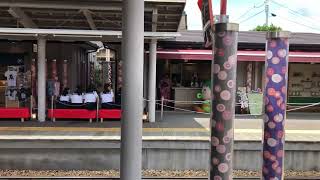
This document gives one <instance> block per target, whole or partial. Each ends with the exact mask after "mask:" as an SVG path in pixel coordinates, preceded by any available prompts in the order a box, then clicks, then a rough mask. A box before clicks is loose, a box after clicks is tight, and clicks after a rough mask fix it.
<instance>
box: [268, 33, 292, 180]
mask: <svg viewBox="0 0 320 180" xmlns="http://www.w3.org/2000/svg"><path fill="white" fill-rule="evenodd" d="M289 35H290V33H289V32H270V33H268V34H267V52H266V54H267V57H266V84H265V91H264V101H265V102H264V103H265V115H264V135H263V137H264V138H263V168H262V172H263V173H262V175H263V177H264V179H279V180H281V179H283V178H284V174H283V172H284V165H283V164H284V143H285V136H284V134H285V128H284V126H285V119H286V103H287V81H288V55H289V40H288V39H289Z"/></svg>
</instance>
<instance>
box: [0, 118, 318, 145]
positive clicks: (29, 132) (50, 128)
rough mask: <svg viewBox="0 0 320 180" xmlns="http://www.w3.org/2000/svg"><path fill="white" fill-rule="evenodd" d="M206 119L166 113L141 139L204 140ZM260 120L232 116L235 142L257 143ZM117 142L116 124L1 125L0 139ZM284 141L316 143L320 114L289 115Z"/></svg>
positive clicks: (146, 130) (144, 131)
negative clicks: (102, 140)
mask: <svg viewBox="0 0 320 180" xmlns="http://www.w3.org/2000/svg"><path fill="white" fill-rule="evenodd" d="M209 120H210V119H209V117H208V115H201V114H191V113H179V112H166V113H165V116H164V119H163V120H160V118H159V114H158V115H157V122H156V123H144V124H143V126H144V129H143V136H144V139H145V140H147V139H149V140H152V139H168V140H177V139H180V140H208V139H209ZM261 137H262V119H261V117H255V116H246V115H245V116H243V115H239V116H236V120H235V140H238V141H247V140H250V141H261ZM8 138H9V139H10V138H13V139H28V138H33V139H34V138H35V139H59V138H62V139H81V138H84V139H120V122H119V121H105V122H104V123H100V122H96V123H91V124H90V123H88V121H58V122H55V123H53V122H45V123H38V122H34V121H33V122H32V121H29V122H25V123H21V122H18V121H2V122H1V123H0V139H8ZM286 140H287V141H307V142H320V114H314V113H308V114H302V113H291V114H288V116H287V121H286Z"/></svg>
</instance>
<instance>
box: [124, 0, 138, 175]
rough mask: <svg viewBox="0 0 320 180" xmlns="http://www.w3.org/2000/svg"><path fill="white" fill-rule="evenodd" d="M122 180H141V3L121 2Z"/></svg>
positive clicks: (136, 0) (135, 0)
mask: <svg viewBox="0 0 320 180" xmlns="http://www.w3.org/2000/svg"><path fill="white" fill-rule="evenodd" d="M122 13H123V14H122V17H123V19H122V24H123V26H122V35H123V36H122V37H123V39H122V59H123V66H122V67H123V83H122V110H123V111H122V120H121V158H120V177H121V180H133V179H134V180H140V179H141V169H142V162H141V161H142V113H143V46H144V1H143V0H123V9H122Z"/></svg>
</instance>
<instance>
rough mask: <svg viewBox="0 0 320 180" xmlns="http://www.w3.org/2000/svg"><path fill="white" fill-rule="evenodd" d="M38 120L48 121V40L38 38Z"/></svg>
mask: <svg viewBox="0 0 320 180" xmlns="http://www.w3.org/2000/svg"><path fill="white" fill-rule="evenodd" d="M38 121H40V122H44V121H46V40H45V39H43V38H39V39H38Z"/></svg>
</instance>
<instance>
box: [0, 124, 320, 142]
mask: <svg viewBox="0 0 320 180" xmlns="http://www.w3.org/2000/svg"><path fill="white" fill-rule="evenodd" d="M0 132H2V134H1V135H0V139H2V140H9V139H25V140H28V139H33V140H35V139H57V140H61V139H64V140H120V136H119V133H120V128H90V127H0ZM15 132H32V134H29V133H28V135H27V136H26V135H21V134H20V133H19V134H18V133H17V134H14V133H15ZM37 132H48V133H50V134H48V135H43V134H37ZM54 132H60V135H54V134H52V133H54ZM64 132H66V134H64ZM70 132H71V133H72V132H74V133H77V132H84V134H81V135H77V136H70V134H69V133H70ZM85 132H88V133H89V132H90V133H99V132H102V133H103V132H105V133H116V134H117V135H107V134H102V135H98V136H95V135H90V134H86V133H85ZM143 132H144V133H150V135H148V136H143V140H192V141H195V140H200V141H208V140H209V137H208V136H204V135H203V134H202V135H201V136H197V135H192V134H188V133H208V132H209V131H208V129H206V128H143ZM6 133H9V134H6ZM61 133H62V134H61ZM152 133H156V134H155V135H152ZM159 133H160V134H162V135H159ZM166 133H173V134H172V135H169V136H168V134H166ZM174 133H183V134H185V135H174ZM261 137H262V130H261V129H235V140H236V141H237V140H238V141H261ZM286 141H293V142H296V141H302V142H320V130H291V129H290V130H286Z"/></svg>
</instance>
